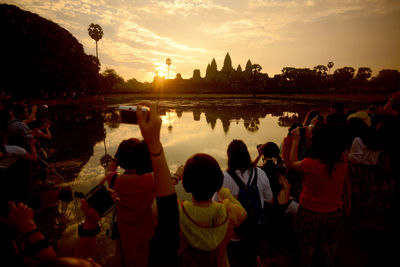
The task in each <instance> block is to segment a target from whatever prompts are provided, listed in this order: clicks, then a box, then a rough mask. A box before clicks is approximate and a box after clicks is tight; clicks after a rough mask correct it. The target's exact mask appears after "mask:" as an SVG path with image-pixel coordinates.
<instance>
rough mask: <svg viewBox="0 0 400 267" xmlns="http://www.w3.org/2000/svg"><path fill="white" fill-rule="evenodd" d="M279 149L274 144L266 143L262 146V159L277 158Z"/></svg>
mask: <svg viewBox="0 0 400 267" xmlns="http://www.w3.org/2000/svg"><path fill="white" fill-rule="evenodd" d="M279 154H280V149H279V147H278V145H277V144H275V143H274V142H268V143H266V144H265V146H264V150H263V155H264V158H278V157H279Z"/></svg>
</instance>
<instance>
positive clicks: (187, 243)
mask: <svg viewBox="0 0 400 267" xmlns="http://www.w3.org/2000/svg"><path fill="white" fill-rule="evenodd" d="M222 181H223V174H222V171H221V169H220V167H219V165H218V163H217V161H216V160H215V159H214V158H212V157H211V156H209V155H207V154H196V155H194V156H193V157H191V158H190V159H189V160H188V161H187V162H186V164H185V168H184V172H183V187H184V189H185V190H186V191H187V192H189V193H192V195H193V201H182V202H180V207H179V212H180V227H181V231H182V239H181V246H180V252H179V253H180V264H181V266H204V265H203V263H204V264H205V263H207V264H206V265H207V266H229V263H228V259H227V255H226V246H227V244H228V242H229V240H230V238H231V235H232V233H233V228H234V227H236V226H238V225H240V223H242V222H243V220H244V219H245V217H246V212H245V210H244V209H243V207H242V206H241V205H240V203H239V202H238V201H237V200H236V199H235V198H234V197H233V196H232V195H231V193H230V191H229V190H228V189H225V188H223V189H221V186H222ZM217 191H219V192H218V195H219V200H220V202H215V201H212V197H213V195H214V194H215V192H217ZM196 259H198V260H196Z"/></svg>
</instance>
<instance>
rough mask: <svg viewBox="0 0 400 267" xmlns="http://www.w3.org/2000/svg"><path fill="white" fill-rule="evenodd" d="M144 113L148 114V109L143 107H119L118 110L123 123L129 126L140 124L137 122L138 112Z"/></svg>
mask: <svg viewBox="0 0 400 267" xmlns="http://www.w3.org/2000/svg"><path fill="white" fill-rule="evenodd" d="M139 109H140V110H141V111H143V113H145V114H146V113H147V112H148V108H147V107H142V106H137V105H136V106H119V107H118V110H119V113H120V118H121V123H127V124H138V120H137V111H138V110H139Z"/></svg>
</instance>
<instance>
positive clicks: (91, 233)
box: [78, 222, 101, 237]
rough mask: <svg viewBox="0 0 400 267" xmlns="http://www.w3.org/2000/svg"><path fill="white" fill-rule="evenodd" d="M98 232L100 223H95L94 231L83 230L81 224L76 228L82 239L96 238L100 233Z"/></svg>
mask: <svg viewBox="0 0 400 267" xmlns="http://www.w3.org/2000/svg"><path fill="white" fill-rule="evenodd" d="M100 230H101V224H100V223H97V226H96V228H94V229H83V222H81V223H80V224H79V226H78V235H79V236H83V237H89V236H96V235H97V234H98V233H100Z"/></svg>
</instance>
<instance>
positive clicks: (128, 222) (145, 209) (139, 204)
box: [107, 138, 155, 266]
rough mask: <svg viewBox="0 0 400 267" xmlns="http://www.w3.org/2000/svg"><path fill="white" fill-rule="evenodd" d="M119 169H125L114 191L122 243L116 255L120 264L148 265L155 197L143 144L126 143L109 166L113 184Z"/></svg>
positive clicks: (108, 179) (133, 141)
mask: <svg viewBox="0 0 400 267" xmlns="http://www.w3.org/2000/svg"><path fill="white" fill-rule="evenodd" d="M117 166H120V167H121V168H123V169H125V172H124V173H123V174H120V175H117V176H116V178H115V180H114V184H113V189H114V190H115V192H116V193H117V195H118V197H119V198H120V201H119V204H118V206H117V207H116V215H117V222H118V224H117V225H118V233H119V237H118V238H119V242H117V244H118V246H119V247H118V248H117V254H121V255H119V257H117V259H120V260H121V262H120V265H125V266H131V265H134V266H147V264H148V253H149V242H150V239H151V237H152V236H153V235H154V220H153V215H152V208H151V206H152V203H153V201H154V198H155V188H154V180H153V177H152V174H151V173H150V172H151V171H152V168H151V161H150V156H149V154H148V150H147V148H146V145H145V143H144V142H140V140H138V139H135V138H131V139H128V140H124V141H122V142H121V144H120V145H119V147H118V150H117V152H116V154H115V161H113V163H112V164H111V165H110V166H109V168H108V173H109V175H108V176H107V181H108V184H109V185H110V184H111V180H112V177H113V175H114V173H113V172H115V171H116V169H117Z"/></svg>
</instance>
